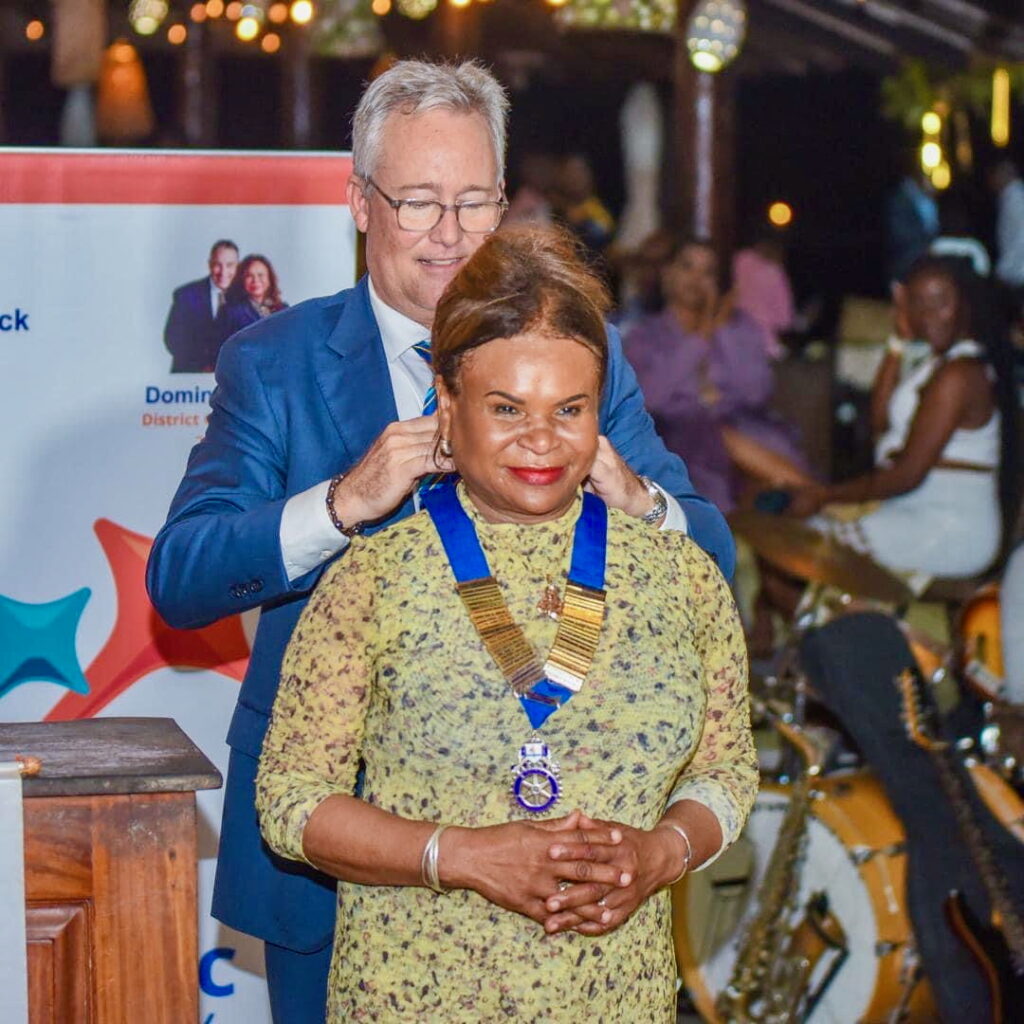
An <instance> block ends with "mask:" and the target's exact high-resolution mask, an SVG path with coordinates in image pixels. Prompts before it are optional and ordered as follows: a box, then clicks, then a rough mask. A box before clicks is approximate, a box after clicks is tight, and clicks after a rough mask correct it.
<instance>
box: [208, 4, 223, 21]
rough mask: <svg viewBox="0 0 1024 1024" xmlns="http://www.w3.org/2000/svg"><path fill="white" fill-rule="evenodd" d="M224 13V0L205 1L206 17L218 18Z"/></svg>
mask: <svg viewBox="0 0 1024 1024" xmlns="http://www.w3.org/2000/svg"><path fill="white" fill-rule="evenodd" d="M223 13H224V0H206V16H207V17H208V18H219V17H220V16H221V15H222V14H223Z"/></svg>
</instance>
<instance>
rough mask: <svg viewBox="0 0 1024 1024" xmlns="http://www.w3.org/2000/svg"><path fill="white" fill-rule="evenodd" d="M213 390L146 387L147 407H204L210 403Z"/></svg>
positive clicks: (148, 385)
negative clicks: (173, 389)
mask: <svg viewBox="0 0 1024 1024" xmlns="http://www.w3.org/2000/svg"><path fill="white" fill-rule="evenodd" d="M212 394H213V389H212V388H201V387H199V385H198V384H197V385H196V386H195V387H194V388H178V389H177V390H175V391H171V390H169V389H161V388H158V387H156V386H154V385H153V384H147V385H146V405H204V404H205V403H207V402H209V400H210V395H212Z"/></svg>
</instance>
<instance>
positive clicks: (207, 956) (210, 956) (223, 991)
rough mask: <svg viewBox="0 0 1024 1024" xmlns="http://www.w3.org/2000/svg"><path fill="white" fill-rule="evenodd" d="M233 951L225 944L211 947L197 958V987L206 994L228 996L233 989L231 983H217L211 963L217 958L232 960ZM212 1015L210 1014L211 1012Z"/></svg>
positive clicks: (233, 956)
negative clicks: (215, 947) (214, 947)
mask: <svg viewBox="0 0 1024 1024" xmlns="http://www.w3.org/2000/svg"><path fill="white" fill-rule="evenodd" d="M234 959H235V951H234V950H233V949H231V948H230V947H227V946H220V947H218V948H217V949H211V950H209V951H208V952H206V953H204V954H203V955H202V956H201V957H200V958H199V987H200V988H201V989H202V990H203V992H205V993H206V995H208V996H229V995H231V993H232V992H234V991H235V986H234V985H233V984H231V983H229V984H227V985H218V984H217V983H216V982H215V981H214V980H213V965H214V964H215V963H216V962H217V961H218V960H234ZM211 1017H212V1014H211Z"/></svg>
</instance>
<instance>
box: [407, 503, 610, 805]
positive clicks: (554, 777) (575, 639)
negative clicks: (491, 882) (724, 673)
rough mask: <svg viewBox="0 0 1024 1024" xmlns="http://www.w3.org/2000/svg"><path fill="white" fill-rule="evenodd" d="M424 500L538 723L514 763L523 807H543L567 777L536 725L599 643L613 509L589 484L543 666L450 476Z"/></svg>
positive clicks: (491, 644) (570, 688)
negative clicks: (512, 610) (590, 491)
mask: <svg viewBox="0 0 1024 1024" xmlns="http://www.w3.org/2000/svg"><path fill="white" fill-rule="evenodd" d="M423 504H424V507H425V508H426V509H427V511H428V512H429V513H430V516H431V518H432V520H433V522H434V527H435V528H436V530H437V532H438V535H439V536H440V538H441V543H442V545H443V546H444V550H445V554H446V555H447V556H448V562H449V564H450V565H451V568H452V572H453V573H454V575H455V581H456V590H457V591H458V594H459V597H460V598H461V599H462V602H463V604H464V606H465V608H466V611H467V613H468V614H469V618H470V620H471V621H472V623H473V625H474V626H475V628H476V630H477V632H478V633H479V634H480V638H481V639H482V640H483V643H484V646H485V647H486V648H487V651H488V653H489V654H490V655H491V657H492V658H493V659H494V661H495V663H496V664H497V666H498V668H499V669H500V670H501V672H502V674H503V675H504V677H505V680H506V681H507V682H508V685H509V687H510V688H511V690H512V692H513V693H514V694H515V695H516V697H517V698H518V699H519V703H520V705H521V706H522V708H523V711H524V712H525V713H526V717H527V719H528V720H529V722H530V725H531V726H532V728H533V735H532V736H531V737H530V739H528V740H527V741H526V742H525V743H523V744H522V746H521V747H520V748H519V760H518V762H517V763H516V764H515V765H513V766H512V769H511V771H512V785H511V791H512V796H513V798H514V800H515V802H516V804H517V805H518V806H519V807H520V808H521V809H522V810H524V811H526V812H528V813H530V814H544V813H545V812H546V811H549V810H550V809H551V808H552V807H553V806H554V805H555V804H556V803H557V802H558V800H559V798H560V797H561V795H562V784H561V781H560V779H559V773H560V768H559V764H558V762H557V761H556V760H555V758H554V757H553V756H552V754H551V751H550V749H549V747H548V745H547V744H546V743H545V742H543V740H542V739H541V738H540V736H539V735H538V731H539V730H540V728H541V727H542V726H543V725H544V723H545V722H546V721H547V720H548V718H549V717H550V716H551V715H553V714H554V713H555V712H556V711H557V710H558V709H559V708H561V707H563V706H564V705H565V704H567V703H568V702H569V700H570V699H571V698H572V696H573V694H574V693H578V692H579V690H580V689H581V688H582V687H583V684H584V682H585V680H586V678H587V674H588V673H589V672H590V667H591V664H592V662H593V659H594V654H595V652H596V650H597V645H598V642H599V640H600V635H601V626H602V624H603V622H604V607H605V591H604V574H605V553H606V549H607V540H608V509H607V507H606V506H605V504H604V502H603V501H601V499H600V498H598V497H596V496H595V495H593V494H588V493H586V492H584V494H583V507H582V509H581V510H580V515H579V518H578V519H577V521H576V525H575V528H574V531H573V543H572V555H571V558H570V562H569V576H568V579H567V580H566V584H565V593H564V597H563V599H562V601H561V610H560V612H559V615H558V628H557V630H556V633H555V641H554V643H553V644H552V646H551V651H550V653H549V654H548V657H547V661H545V663H544V665H543V666H541V664H540V662H539V660H538V658H537V655H536V652H535V651H534V649H533V647H532V646H531V645H530V643H529V641H528V640H527V639H526V637H525V635H524V634H523V631H522V629H521V628H520V627H519V626H518V625H517V624H516V623H515V622H514V621H513V619H512V616H511V613H510V612H509V610H508V606H507V605H506V603H505V599H504V598H503V597H502V595H501V590H500V589H499V587H498V583H497V580H495V578H494V576H493V575H492V574H491V569H490V566H489V565H488V563H487V556H486V555H485V554H484V550H483V548H482V547H481V546H480V539H479V537H478V536H477V533H476V529H475V527H474V526H473V522H472V520H471V519H470V518H469V516H468V515H467V514H466V512H465V510H464V509H463V507H462V504H461V502H460V501H459V498H458V495H457V494H456V491H455V485H454V484H451V483H447V484H444V485H442V486H440V487H438V488H436V489H434V490H432V491H430V492H428V493H426V494H424V495H423Z"/></svg>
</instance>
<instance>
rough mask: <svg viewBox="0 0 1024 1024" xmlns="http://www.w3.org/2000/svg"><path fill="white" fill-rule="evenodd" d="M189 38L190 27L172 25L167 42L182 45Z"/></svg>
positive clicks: (168, 31)
mask: <svg viewBox="0 0 1024 1024" xmlns="http://www.w3.org/2000/svg"><path fill="white" fill-rule="evenodd" d="M187 38H188V29H187V28H185V26H184V25H172V26H171V27H170V28H169V29H168V30H167V42H169V43H170V44H171V45H172V46H181V44H182V43H183V42H185V40H186V39H187Z"/></svg>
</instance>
